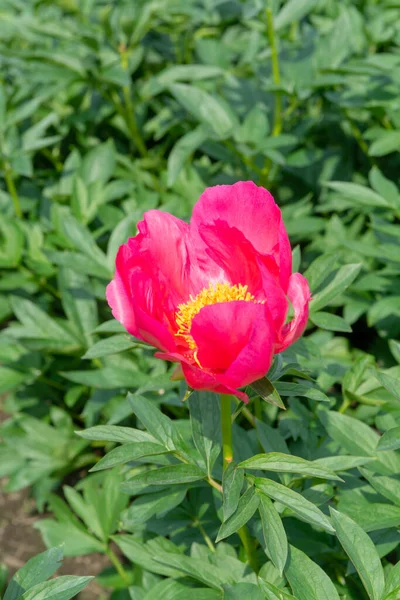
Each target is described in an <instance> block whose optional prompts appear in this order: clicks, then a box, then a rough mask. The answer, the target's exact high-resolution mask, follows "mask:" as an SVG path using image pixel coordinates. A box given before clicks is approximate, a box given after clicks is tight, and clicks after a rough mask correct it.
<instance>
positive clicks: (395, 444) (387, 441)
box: [377, 425, 400, 451]
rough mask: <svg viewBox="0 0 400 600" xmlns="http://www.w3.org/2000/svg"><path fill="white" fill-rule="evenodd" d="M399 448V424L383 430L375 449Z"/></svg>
mask: <svg viewBox="0 0 400 600" xmlns="http://www.w3.org/2000/svg"><path fill="white" fill-rule="evenodd" d="M399 448H400V425H398V426H397V427H392V428H391V429H388V431H385V433H384V434H383V436H382V437H381V438H380V439H379V442H378V447H377V450H381V451H382V450H398V449H399Z"/></svg>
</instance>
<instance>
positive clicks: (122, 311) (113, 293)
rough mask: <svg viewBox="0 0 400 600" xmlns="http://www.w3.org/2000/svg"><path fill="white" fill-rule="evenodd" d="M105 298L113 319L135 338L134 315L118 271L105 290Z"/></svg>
mask: <svg viewBox="0 0 400 600" xmlns="http://www.w3.org/2000/svg"><path fill="white" fill-rule="evenodd" d="M106 298H107V302H108V304H109V306H110V307H111V310H112V314H113V317H114V318H115V319H117V321H119V322H120V323H122V325H123V326H124V327H125V329H126V330H127V331H128V333H130V334H131V335H133V336H135V337H136V336H137V327H136V322H135V313H134V310H133V307H132V303H131V300H130V297H129V294H128V292H127V290H126V287H125V285H124V282H123V279H122V277H121V275H120V274H119V272H118V271H117V272H116V273H115V277H114V279H113V280H112V281H111V283H109V284H108V286H107V288H106Z"/></svg>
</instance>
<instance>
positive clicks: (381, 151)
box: [368, 131, 400, 156]
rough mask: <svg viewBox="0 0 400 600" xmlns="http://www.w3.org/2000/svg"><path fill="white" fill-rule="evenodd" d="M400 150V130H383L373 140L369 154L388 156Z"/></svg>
mask: <svg viewBox="0 0 400 600" xmlns="http://www.w3.org/2000/svg"><path fill="white" fill-rule="evenodd" d="M399 150H400V131H382V133H381V134H380V135H379V137H378V139H376V140H375V141H374V142H372V144H371V146H370V147H369V151H368V154H369V155H370V156H386V154H390V153H391V152H396V151H397V152H398V151H399Z"/></svg>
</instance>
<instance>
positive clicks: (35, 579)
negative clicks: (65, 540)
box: [3, 546, 63, 600]
mask: <svg viewBox="0 0 400 600" xmlns="http://www.w3.org/2000/svg"><path fill="white" fill-rule="evenodd" d="M62 559H63V548H62V546H57V547H55V548H50V549H49V550H46V551H45V552H41V553H40V554H38V555H37V556H34V557H33V558H31V559H30V560H28V562H27V563H26V564H25V565H24V566H23V567H21V568H20V569H18V571H17V572H16V573H15V575H14V576H13V578H12V579H11V581H10V583H9V585H8V588H7V590H6V593H5V594H4V596H3V600H17V598H20V597H21V596H22V594H23V593H24V592H26V591H27V590H29V589H30V588H32V587H33V586H34V585H36V584H38V583H41V582H42V581H45V580H46V579H48V578H49V577H51V576H52V575H53V574H54V573H55V572H56V571H57V569H58V568H59V567H60V566H61V562H62Z"/></svg>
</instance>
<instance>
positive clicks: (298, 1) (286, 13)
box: [274, 0, 318, 31]
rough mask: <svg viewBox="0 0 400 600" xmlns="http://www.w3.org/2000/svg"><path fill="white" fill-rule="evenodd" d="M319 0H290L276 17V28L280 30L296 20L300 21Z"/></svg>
mask: <svg viewBox="0 0 400 600" xmlns="http://www.w3.org/2000/svg"><path fill="white" fill-rule="evenodd" d="M317 2H318V0H288V2H286V3H285V4H284V5H283V7H282V8H281V10H280V11H279V13H278V14H277V16H276V17H275V18H274V28H275V29H276V30H277V31H279V29H282V28H283V27H287V26H288V25H290V24H291V23H293V22H294V21H300V20H301V19H303V17H305V16H306V15H308V13H309V12H311V11H312V9H313V8H314V6H315V5H316V4H317Z"/></svg>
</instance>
